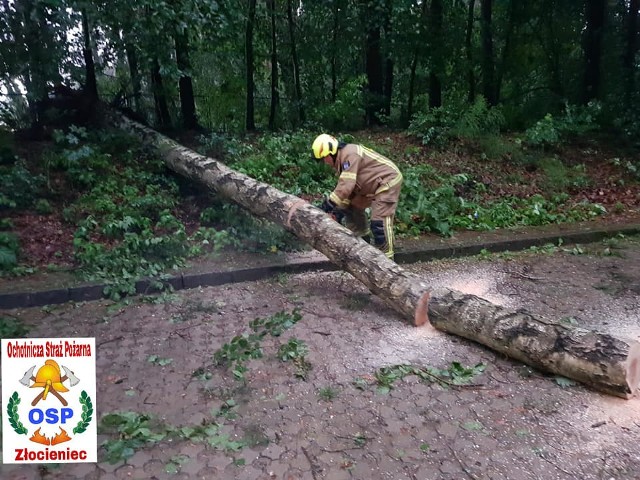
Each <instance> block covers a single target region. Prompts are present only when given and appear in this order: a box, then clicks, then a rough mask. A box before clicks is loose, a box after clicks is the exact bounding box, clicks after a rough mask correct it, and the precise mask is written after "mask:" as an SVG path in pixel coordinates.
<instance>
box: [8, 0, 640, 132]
mask: <svg viewBox="0 0 640 480" xmlns="http://www.w3.org/2000/svg"><path fill="white" fill-rule="evenodd" d="M271 5H273V7H271ZM638 8H639V7H638V1H637V0H621V1H617V2H607V1H605V0H581V1H574V2H563V1H555V0H535V1H529V2H520V1H517V0H508V1H501V2H497V1H495V0H458V1H451V2H443V1H442V0H425V1H422V0H364V1H362V0H360V1H356V0H332V1H322V2H320V1H318V2H316V1H314V2H294V1H293V0H286V1H281V2H273V3H272V2H258V1H257V0H218V1H215V2H212V1H204V0H188V1H181V2H176V1H173V0H134V1H127V2H123V1H122V0H109V1H104V0H97V1H88V0H15V1H13V2H2V3H0V38H1V39H2V41H1V42H0V63H1V65H2V68H0V70H1V71H2V72H4V73H3V75H2V76H0V86H1V87H2V91H3V92H4V93H6V94H9V95H8V96H5V97H4V99H3V101H2V104H1V105H2V107H1V109H0V112H1V113H0V115H1V116H2V121H3V122H4V123H7V124H10V125H12V126H15V127H20V126H24V125H25V124H29V122H37V121H42V120H46V119H47V118H48V117H47V116H49V117H50V116H51V115H53V116H55V114H56V112H55V111H49V112H48V113H47V112H45V111H43V110H42V109H41V108H40V107H43V106H46V105H45V104H46V103H47V102H42V103H38V102H39V101H42V100H43V99H46V96H47V93H46V92H47V91H48V90H49V89H50V88H51V87H52V86H53V85H55V84H58V83H61V82H65V83H68V84H72V85H78V84H80V85H83V86H84V88H85V90H87V91H89V92H90V93H91V95H95V96H99V97H102V98H103V99H104V100H107V101H113V102H115V103H116V104H118V105H121V106H126V107H128V108H130V109H132V110H135V111H136V112H137V113H138V114H140V115H142V116H143V117H145V118H147V120H149V121H151V122H153V123H156V124H157V125H159V126H163V127H169V126H171V125H173V126H179V125H181V124H182V125H185V126H187V127H193V126H195V125H197V124H200V125H202V126H204V127H206V128H208V129H211V130H214V131H229V130H233V131H238V130H242V129H245V128H248V129H254V128H264V127H269V128H291V127H297V126H299V125H300V124H303V123H304V124H306V125H307V126H308V127H309V128H311V129H313V130H314V131H316V130H317V129H318V128H320V127H324V128H328V129H340V130H349V129H353V128H358V127H361V126H363V125H365V124H369V125H371V124H389V125H397V126H402V127H406V126H408V125H411V129H412V131H415V132H416V134H418V135H420V136H421V137H422V138H423V139H424V140H425V141H426V142H436V143H439V142H441V141H443V139H445V138H446V137H448V136H451V135H456V134H457V133H459V132H461V131H462V132H470V131H473V130H475V131H479V130H481V129H483V128H485V126H486V127H489V128H491V129H503V130H504V129H507V130H524V129H527V128H529V129H533V130H532V135H531V136H532V139H533V141H538V142H549V141H554V138H555V137H554V132H553V131H548V130H549V128H548V125H547V124H548V123H549V120H548V118H549V117H548V116H549V115H551V118H553V119H556V118H557V117H558V116H561V115H564V114H565V113H567V112H568V111H574V109H576V107H575V106H576V105H580V106H587V105H597V112H596V109H591V112H590V114H596V113H597V115H596V116H595V117H594V119H593V120H594V121H595V122H596V123H597V125H599V126H600V127H605V128H607V129H610V130H612V131H615V132H617V133H618V134H620V135H626V136H627V137H628V138H631V139H636V138H637V135H638V133H639V132H640V117H639V116H638V111H640V108H638V107H639V106H640V103H639V98H640V97H639V95H638V88H637V86H638V70H639V69H638V66H639V63H638V56H637V54H638V48H639V47H640V41H639V39H638V29H639V27H638V25H639V22H640V21H639V20H638ZM23 94H26V96H23ZM479 98H482V100H478V99H479ZM483 102H484V103H483ZM494 107H499V111H497V112H493V109H494ZM58 113H59V112H58ZM25 117H26V118H25ZM443 122H450V123H443ZM539 122H542V124H539ZM553 127H554V128H553V129H552V130H556V132H555V133H558V131H560V130H562V128H561V126H560V125H558V124H554V125H553ZM545 129H546V130H547V131H545Z"/></svg>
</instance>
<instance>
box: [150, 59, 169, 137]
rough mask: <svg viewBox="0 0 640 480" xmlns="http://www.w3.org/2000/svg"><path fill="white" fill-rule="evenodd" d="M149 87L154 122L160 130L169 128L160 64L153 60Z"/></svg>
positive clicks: (167, 106) (167, 108)
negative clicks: (154, 115)
mask: <svg viewBox="0 0 640 480" xmlns="http://www.w3.org/2000/svg"><path fill="white" fill-rule="evenodd" d="M151 87H152V90H153V100H154V104H155V112H156V121H157V122H158V125H159V126H160V128H162V129H165V128H169V127H170V126H171V114H170V113H169V105H168V103H167V93H166V91H165V89H164V83H163V80H162V74H161V73H160V62H159V61H158V58H157V57H156V58H154V60H153V65H152V67H151Z"/></svg>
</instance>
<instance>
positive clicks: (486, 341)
mask: <svg viewBox="0 0 640 480" xmlns="http://www.w3.org/2000/svg"><path fill="white" fill-rule="evenodd" d="M112 121H113V123H115V124H116V125H117V126H118V127H120V128H122V129H125V130H128V131H130V132H133V133H134V134H137V135H138V136H140V137H142V139H143V141H144V142H145V143H146V144H148V145H151V146H152V147H154V148H155V149H156V150H157V151H158V153H159V154H160V155H161V156H162V158H164V160H165V163H166V164H167V166H168V167H169V168H170V169H172V170H173V171H175V172H177V173H179V174H180V175H183V176H185V177H187V178H189V179H191V180H193V181H195V182H198V183H200V184H203V185H205V186H207V187H209V188H211V189H213V190H215V191H216V192H217V193H218V194H220V195H222V196H224V197H226V198H228V199H230V200H232V201H234V202H236V203H238V204H239V205H241V206H242V207H244V208H246V209H247V210H249V211H250V212H252V213H253V214H255V215H257V216H260V217H263V218H266V219H268V220H271V221H273V222H275V223H277V224H279V225H281V226H283V227H284V228H285V229H287V230H288V231H290V232H292V233H294V234H295V235H297V236H298V237H299V238H301V239H302V240H304V241H305V242H307V243H308V244H310V245H311V246H313V247H314V248H316V249H317V250H319V251H320V252H322V253H324V254H325V255H326V256H327V257H328V258H329V260H331V261H332V262H333V263H334V264H336V265H337V266H338V267H339V268H341V269H342V270H345V271H346V272H348V273H350V274H351V275H353V276H354V277H355V278H356V279H358V280H359V281H361V282H362V283H363V284H364V285H365V286H366V287H367V288H368V289H369V290H371V292H373V293H374V294H376V295H378V296H379V297H380V298H381V299H382V300H383V301H384V302H385V303H387V304H388V305H389V306H390V307H391V308H393V309H394V310H395V311H396V312H398V313H399V314H400V315H401V316H402V317H404V318H405V319H407V320H409V322H410V323H411V324H413V325H415V326H421V325H424V324H426V323H427V322H428V321H429V318H430V319H431V324H432V325H433V326H434V327H436V328H438V329H439V330H442V331H445V332H448V333H453V334H455V335H460V336H462V337H465V338H468V339H470V340H473V341H475V342H478V343H480V344H482V345H486V346H488V347H490V348H492V349H494V350H496V351H498V352H501V353H504V354H506V355H507V356H509V357H511V358H514V359H516V360H520V361H522V362H524V363H527V364H529V365H531V366H533V367H536V368H539V369H541V370H544V371H547V372H551V373H555V374H558V375H562V376H565V377H568V378H572V379H574V380H578V381H580V382H583V383H585V384H587V385H589V386H591V387H593V388H594V389H596V390H600V391H602V392H605V393H609V394H612V395H616V396H619V397H622V398H630V397H631V396H632V395H633V394H634V393H635V391H636V389H637V386H638V383H639V381H640V344H638V343H637V342H631V343H628V342H625V341H623V340H620V339H616V338H614V337H612V336H610V335H606V334H601V333H596V332H590V331H586V330H582V329H576V328H570V327H565V326H563V325H560V324H552V323H547V322H546V321H544V320H541V319H537V318H536V317H534V316H533V315H532V314H529V313H526V312H524V311H511V310H508V309H505V308H502V307H500V306H497V305H494V304H492V303H490V302H488V301H486V300H483V299H481V298H478V297H476V296H474V295H466V294H463V293H461V292H457V291H455V290H451V289H447V288H442V289H438V290H436V291H434V292H431V293H430V292H429V288H428V286H427V284H426V283H425V282H424V281H423V279H422V278H421V277H419V276H417V275H415V274H413V273H411V272H408V271H406V270H404V269H403V268H402V267H400V266H399V265H397V264H396V263H394V262H393V261H391V260H389V259H388V258H387V257H386V256H385V255H384V254H383V253H382V252H381V251H379V250H377V249H376V248H374V247H373V246H371V245H369V244H368V243H366V242H365V241H364V240H362V239H360V238H358V237H356V236H355V235H353V233H351V232H350V231H349V230H347V229H346V228H344V227H342V226H341V225H339V224H338V223H336V222H335V221H333V220H332V219H331V218H329V216H328V215H326V214H325V213H324V212H322V211H321V210H320V209H318V208H316V207H314V206H312V205H310V204H309V203H308V202H306V201H304V200H302V199H300V198H298V197H296V196H293V195H289V194H287V193H284V192H281V191H280V190H277V189H275V188H273V187H271V186H269V185H267V184H265V183H262V182H258V181H256V180H254V179H252V178H250V177H247V176H246V175H243V174H241V173H238V172H236V171H234V170H232V169H230V168H228V167H227V166H225V165H224V164H222V163H220V162H218V161H216V160H214V159H212V158H208V157H205V156H203V155H200V154H198V153H196V152H193V151H191V150H189V149H187V148H185V147H183V146H181V145H179V144H177V143H176V142H174V141H173V140H170V139H169V138H167V137H165V136H163V135H161V134H159V133H157V132H155V131H154V130H151V129H150V128H148V127H145V126H143V125H140V124H138V123H136V122H133V121H132V120H129V119H127V118H125V117H123V116H115V117H114V119H113V120H112Z"/></svg>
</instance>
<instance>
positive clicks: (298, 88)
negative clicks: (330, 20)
mask: <svg viewBox="0 0 640 480" xmlns="http://www.w3.org/2000/svg"><path fill="white" fill-rule="evenodd" d="M287 20H288V25H289V41H290V42H291V61H292V63H293V82H294V85H295V92H296V107H297V109H298V119H299V120H300V122H302V123H304V122H305V121H306V115H305V112H304V104H303V103H302V85H301V83H300V63H299V62H298V52H297V49H296V35H295V27H296V24H295V22H294V21H293V6H292V5H291V0H288V2H287Z"/></svg>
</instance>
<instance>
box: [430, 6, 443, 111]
mask: <svg viewBox="0 0 640 480" xmlns="http://www.w3.org/2000/svg"><path fill="white" fill-rule="evenodd" d="M442 17H443V8H442V1H441V0H431V8H430V9H429V35H430V38H431V69H430V71H429V108H437V107H441V106H442V82H441V80H440V77H441V75H442V74H443V73H444V58H443V54H444V52H443V51H442V50H443V49H442Z"/></svg>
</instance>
